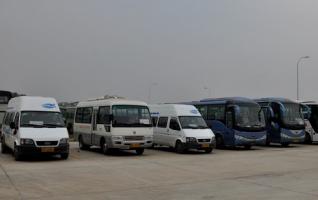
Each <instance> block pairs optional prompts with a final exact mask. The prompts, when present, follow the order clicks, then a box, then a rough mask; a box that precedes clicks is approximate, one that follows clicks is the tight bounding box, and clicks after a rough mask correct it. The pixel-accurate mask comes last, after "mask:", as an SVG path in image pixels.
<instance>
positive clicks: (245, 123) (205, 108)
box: [187, 97, 266, 149]
mask: <svg viewBox="0 0 318 200" xmlns="http://www.w3.org/2000/svg"><path fill="white" fill-rule="evenodd" d="M187 104H192V105H194V106H196V107H197V108H198V110H199V111H200V113H201V115H202V116H203V118H204V119H205V120H206V123H207V124H208V126H209V127H210V128H211V129H212V131H213V133H214V134H215V135H216V143H217V147H222V146H230V147H236V146H243V147H245V148H246V149H250V148H251V146H252V145H264V144H265V141H266V123H265V116H264V112H262V110H261V107H260V106H259V105H258V104H257V103H256V102H255V101H253V100H251V99H248V98H242V97H227V98H216V99H203V100H201V101H194V102H190V103H187Z"/></svg>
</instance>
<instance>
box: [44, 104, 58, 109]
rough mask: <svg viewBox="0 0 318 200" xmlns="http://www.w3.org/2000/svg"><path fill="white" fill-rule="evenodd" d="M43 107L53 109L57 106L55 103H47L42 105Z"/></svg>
mask: <svg viewBox="0 0 318 200" xmlns="http://www.w3.org/2000/svg"><path fill="white" fill-rule="evenodd" d="M42 107H43V108H47V109H53V108H56V105H55V104H54V103H45V104H43V105H42Z"/></svg>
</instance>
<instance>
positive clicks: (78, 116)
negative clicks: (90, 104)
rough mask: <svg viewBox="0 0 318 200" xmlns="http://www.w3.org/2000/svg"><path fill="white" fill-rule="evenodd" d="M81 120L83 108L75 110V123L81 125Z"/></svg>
mask: <svg viewBox="0 0 318 200" xmlns="http://www.w3.org/2000/svg"><path fill="white" fill-rule="evenodd" d="M82 119H83V108H77V110H76V116H75V122H76V123H81V122H82Z"/></svg>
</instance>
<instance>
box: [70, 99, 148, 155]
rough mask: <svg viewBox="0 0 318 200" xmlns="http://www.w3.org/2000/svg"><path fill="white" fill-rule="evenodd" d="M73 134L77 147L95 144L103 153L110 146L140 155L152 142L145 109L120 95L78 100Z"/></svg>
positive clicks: (106, 152) (109, 150)
mask: <svg viewBox="0 0 318 200" xmlns="http://www.w3.org/2000/svg"><path fill="white" fill-rule="evenodd" d="M74 137H75V139H77V140H78V142H79V145H80V148H81V149H87V148H89V147H90V146H99V147H100V148H101V151H102V153H104V154H108V153H110V152H111V150H112V149H125V150H135V151H136V153H137V154H138V155H141V154H143V152H144V149H145V148H147V147H151V146H152V142H153V129H152V123H151V117H150V112H149V108H148V106H147V104H146V103H144V102H140V101H130V100H125V99H122V98H102V99H95V100H89V101H85V102H79V103H78V105H77V107H76V112H75V118H74Z"/></svg>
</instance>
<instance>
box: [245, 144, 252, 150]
mask: <svg viewBox="0 0 318 200" xmlns="http://www.w3.org/2000/svg"><path fill="white" fill-rule="evenodd" d="M251 148H252V145H245V146H244V149H246V150H250V149H251Z"/></svg>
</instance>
